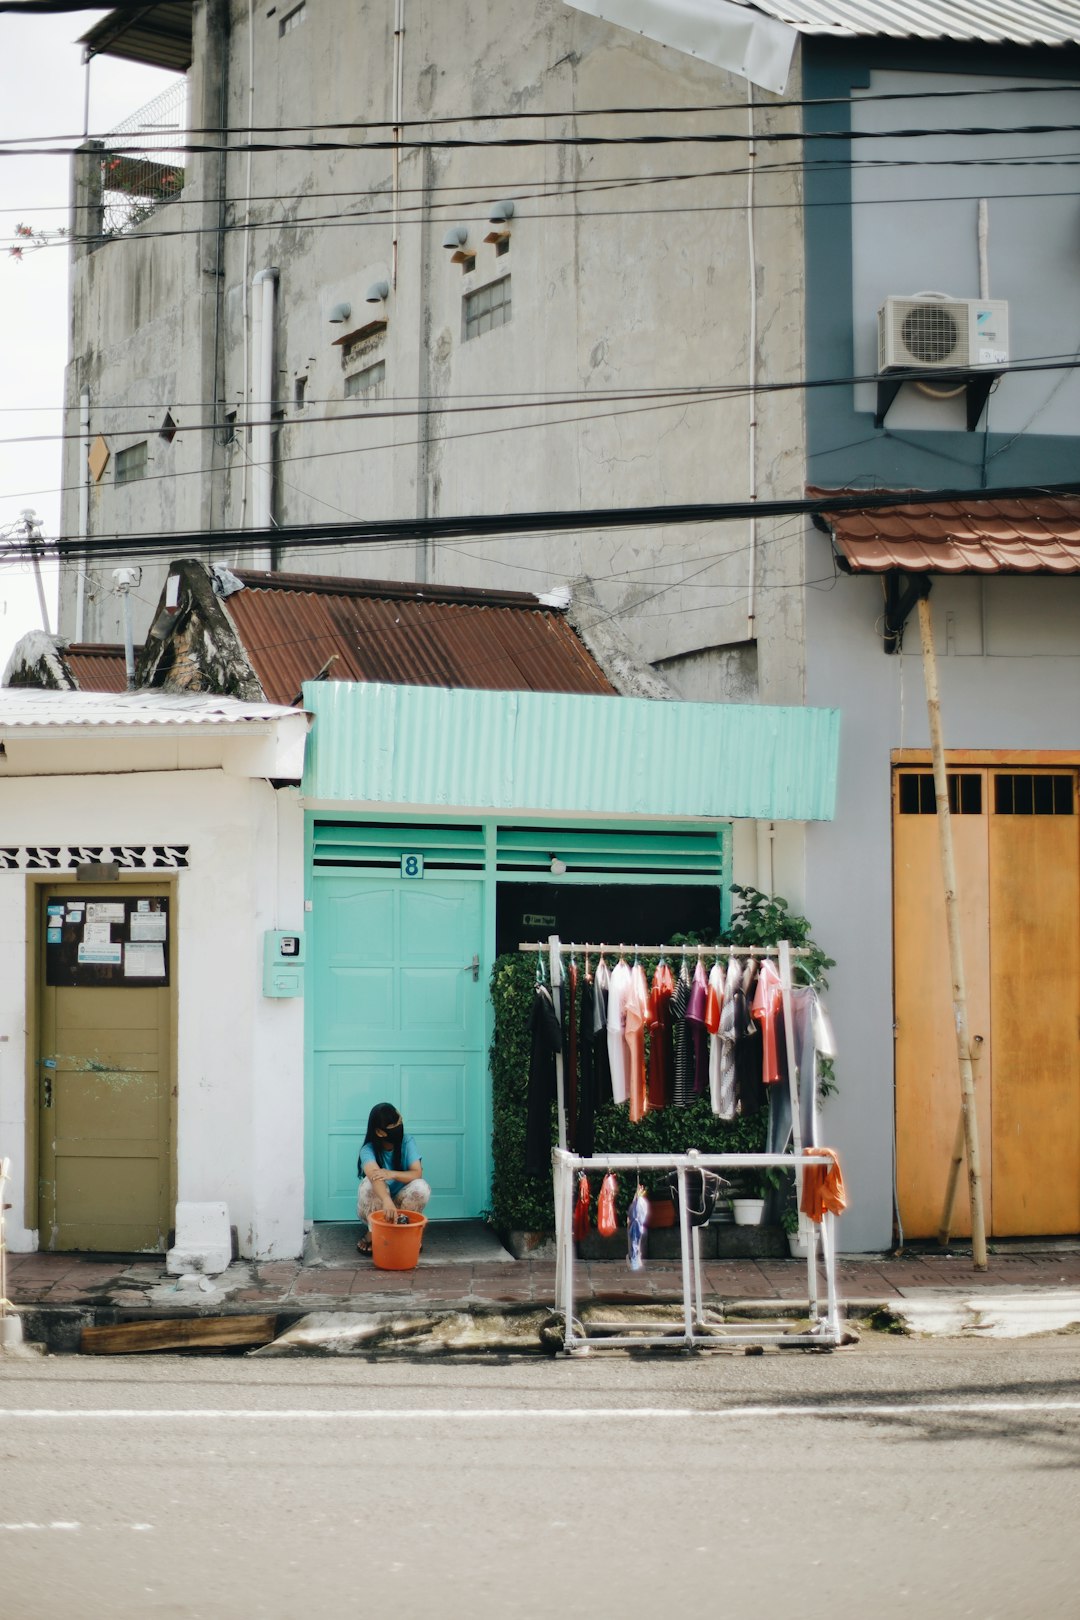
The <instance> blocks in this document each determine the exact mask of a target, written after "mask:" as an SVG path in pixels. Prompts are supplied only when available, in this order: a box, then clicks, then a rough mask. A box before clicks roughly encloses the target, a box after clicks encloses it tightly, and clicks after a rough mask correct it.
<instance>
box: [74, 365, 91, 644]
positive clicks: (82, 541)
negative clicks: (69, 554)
mask: <svg viewBox="0 0 1080 1620" xmlns="http://www.w3.org/2000/svg"><path fill="white" fill-rule="evenodd" d="M79 443H80V444H81V445H82V452H83V453H82V467H81V468H80V471H81V474H82V476H81V478H80V479H79V536H78V538H79V544H78V547H77V548H76V552H75V555H76V556H77V557H78V559H79V560H78V573H77V574H76V576H75V635H74V637H73V638H72V639H73V640H75V641H82V639H83V635H84V632H85V629H86V570H87V568H88V566H89V562H90V558H89V556H88V555H87V549H86V543H87V541H88V540H89V538H90V468H89V467H88V466H87V464H86V458H87V456H88V455H89V454H90V390H89V388H84V389H83V391H82V393H81V394H80V395H79Z"/></svg>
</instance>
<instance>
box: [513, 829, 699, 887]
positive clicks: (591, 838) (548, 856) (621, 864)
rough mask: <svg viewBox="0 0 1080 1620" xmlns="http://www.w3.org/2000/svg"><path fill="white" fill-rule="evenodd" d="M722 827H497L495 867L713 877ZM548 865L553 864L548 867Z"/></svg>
mask: <svg viewBox="0 0 1080 1620" xmlns="http://www.w3.org/2000/svg"><path fill="white" fill-rule="evenodd" d="M724 831H725V829H724V828H721V827H709V828H705V829H698V828H693V827H690V828H687V829H686V831H685V832H672V833H653V832H592V831H587V832H585V831H581V830H579V829H576V828H566V827H500V828H499V833H498V840H497V843H496V864H497V866H498V870H499V872H500V874H509V873H511V872H520V873H525V872H550V871H552V870H554V871H555V872H556V873H559V872H561V871H568V872H571V873H583V872H596V873H612V874H616V873H620V872H634V873H639V874H642V875H644V874H655V875H656V876H661V877H662V876H675V875H679V876H686V877H704V876H714V877H715V878H716V879H717V881H718V882H719V880H720V877H721V872H722V866H723V844H722V837H723V833H724ZM552 861H555V862H556V863H557V865H556V866H555V867H554V869H553V868H552Z"/></svg>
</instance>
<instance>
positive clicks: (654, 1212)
mask: <svg viewBox="0 0 1080 1620" xmlns="http://www.w3.org/2000/svg"><path fill="white" fill-rule="evenodd" d="M649 1225H650V1227H652V1229H653V1230H654V1231H657V1230H658V1229H659V1228H660V1227H662V1226H674V1225H675V1205H674V1204H673V1203H672V1201H671V1199H670V1198H650V1199H649Z"/></svg>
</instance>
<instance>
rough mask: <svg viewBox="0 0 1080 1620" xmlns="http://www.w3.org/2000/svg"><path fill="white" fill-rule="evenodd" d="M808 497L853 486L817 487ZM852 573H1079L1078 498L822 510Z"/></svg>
mask: <svg viewBox="0 0 1080 1620" xmlns="http://www.w3.org/2000/svg"><path fill="white" fill-rule="evenodd" d="M809 493H810V494H811V495H812V496H813V497H815V498H824V499H827V498H828V497H829V495H832V494H836V495H845V496H850V495H853V494H857V493H858V491H857V490H850V489H845V490H818V489H811V490H810V492H809ZM824 516H825V521H826V523H827V524H828V526H829V529H830V532H831V534H832V537H833V541H834V544H835V546H836V549H837V551H838V552H839V554H840V557H841V559H842V564H843V566H844V567H846V568H847V569H848V571H849V572H851V573H857V574H861V573H873V574H882V573H887V572H888V571H889V570H890V569H892V568H902V569H904V570H905V572H908V573H932V574H1076V573H1080V498H1068V497H1066V498H1060V499H1059V498H1050V497H1031V498H1030V499H1025V500H995V499H994V497H993V496H992V495H988V496H987V498H986V499H985V500H979V501H965V502H963V503H960V502H958V501H935V502H928V503H927V504H926V505H925V506H922V505H920V506H880V507H874V508H872V509H869V510H863V511H858V510H854V511H843V512H826V513H825V515H824Z"/></svg>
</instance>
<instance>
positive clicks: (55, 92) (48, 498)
mask: <svg viewBox="0 0 1080 1620" xmlns="http://www.w3.org/2000/svg"><path fill="white" fill-rule="evenodd" d="M104 15H105V11H104V10H101V11H85V12H69V13H65V14H63V15H60V16H55V17H50V16H37V17H19V16H13V15H12V14H11V13H10V12H4V13H0V142H2V143H4V144H3V145H0V534H2V535H4V536H6V535H8V534H10V533H11V532H12V530H13V528H14V530H15V532H17V533H21V532H23V520H22V513H23V511H24V510H26V509H32V510H33V511H35V512H36V513H37V515H38V517H39V518H40V519H41V524H42V531H41V532H42V533H43V535H44V536H45V537H46V538H47V539H48V538H55V536H56V535H57V533H58V530H59V525H60V489H59V485H60V445H59V442H58V440H57V439H56V437H55V435H57V434H58V433H60V432H61V431H63V425H64V424H63V413H62V411H61V409H60V407H61V404H62V401H63V394H64V366H65V364H66V362H67V351H68V340H69V321H68V256H69V250H68V248H67V246H66V244H65V243H63V242H62V241H59V240H56V239H55V237H54V240H53V243H52V245H50V246H46V247H43V248H40V249H38V250H34V249H33V248H32V247H29V246H28V247H27V249H26V251H25V252H24V254H23V257H22V259H21V260H16V259H14V258H12V257H11V256H10V254H9V252H8V249H9V247H10V246H11V244H12V243H13V242H14V241H15V240H16V238H15V227H16V225H19V224H23V225H29V226H31V227H32V229H33V230H34V232H35V235H36V234H37V233H39V232H40V233H44V234H45V235H48V234H49V233H50V232H52V233H55V232H56V231H57V230H59V228H60V227H61V226H64V225H66V224H67V213H68V185H69V165H70V159H69V158H67V157H48V156H46V157H32V156H22V155H21V154H20V152H19V147H18V146H15V147H11V146H10V145H8V144H7V143H9V142H12V141H17V142H21V141H24V140H26V139H27V138H28V137H29V138H30V139H31V140H32V141H33V143H34V144H35V145H37V144H41V143H42V141H43V140H44V138H45V137H51V138H55V137H58V136H59V137H63V136H68V137H74V141H71V140H69V141H63V142H62V143H61V144H64V145H72V144H74V142H75V141H78V140H81V139H82V135H83V128H84V109H85V97H86V71H87V70H86V69H85V68H84V66H83V62H82V47H81V46H80V45H78V44H77V43H76V41H77V40H78V38H79V36H80V35H81V34H85V33H86V32H87V31H88V30H89V29H90V28H92V27H93V25H94V24H95V23H96V22H97V21H98V20H99V19H100V18H101V17H103V16H104ZM89 72H90V133H91V135H94V136H99V135H102V134H107V133H108V131H109V130H111V129H113V128H115V127H116V125H117V124H119V123H120V122H122V120H123V119H125V118H128V117H129V116H130V115H131V114H132V113H134V112H137V111H138V110H139V108H140V107H142V106H144V105H145V104H146V102H148V101H151V100H152V99H153V97H154V96H155V95H157V94H158V93H159V92H160V91H161V90H162V89H163V88H164V87H165V86H166V85H168V84H169V83H171V82H174V78H175V76H174V75H171V74H166V73H162V72H160V71H159V70H157V69H154V68H144V67H140V66H138V65H137V64H135V63H131V62H121V61H118V60H113V59H110V58H109V57H98V58H97V59H96V60H95V61H94V62H93V64H92V65H91V67H90V70H89ZM73 425H77V424H73ZM28 437H29V438H30V439H31V440H37V441H38V442H23V443H12V442H10V441H12V440H14V439H20V440H25V439H27V438H28ZM43 573H44V585H45V594H46V607H47V609H48V614H49V621H50V628H51V629H52V630H53V631H55V630H56V574H55V570H49V569H46V570H44V571H43ZM40 628H41V613H40V608H39V605H38V594H37V587H36V584H35V580H34V574H33V570H32V567H31V565H30V564H29V563H28V562H25V563H24V562H19V561H16V562H6V561H0V672H2V670H3V668H4V666H5V665H6V663H7V660H8V655H9V654H10V652H11V649H12V647H13V646H14V644H15V642H16V641H17V640H18V639H19V637H20V636H21V635H24V634H25V633H26V631H28V630H36V629H40Z"/></svg>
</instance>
